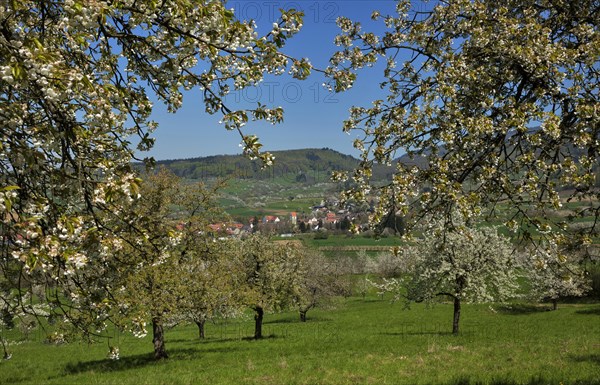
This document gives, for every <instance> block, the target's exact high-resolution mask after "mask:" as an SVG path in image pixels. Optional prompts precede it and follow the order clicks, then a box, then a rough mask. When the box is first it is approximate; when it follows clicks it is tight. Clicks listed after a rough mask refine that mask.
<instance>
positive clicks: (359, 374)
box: [0, 295, 600, 385]
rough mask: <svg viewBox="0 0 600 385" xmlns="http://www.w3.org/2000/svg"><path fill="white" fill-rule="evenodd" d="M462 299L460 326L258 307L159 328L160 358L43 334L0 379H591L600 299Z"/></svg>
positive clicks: (372, 306) (431, 312)
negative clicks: (455, 329) (200, 332)
mask: <svg viewBox="0 0 600 385" xmlns="http://www.w3.org/2000/svg"><path fill="white" fill-rule="evenodd" d="M547 309H548V306H547V305H545V306H543V305H540V306H537V305H531V304H513V305H510V306H507V305H499V304H493V305H489V304H487V305H465V306H463V312H462V318H461V333H460V335H458V336H454V335H452V334H451V333H450V330H451V317H452V306H451V305H450V304H447V303H441V304H438V305H435V306H433V307H426V306H424V305H413V306H411V308H410V309H405V308H404V306H403V304H401V303H395V304H391V303H390V302H389V300H388V299H387V298H379V297H377V296H374V295H371V296H367V297H365V298H362V297H352V298H348V299H342V300H340V301H339V303H337V305H336V306H335V308H334V309H329V310H313V311H310V312H309V313H308V322H306V323H301V322H299V320H298V317H297V314H296V313H293V312H289V313H280V314H270V315H268V316H267V317H266V320H265V322H266V324H265V325H264V332H265V335H266V336H267V338H264V339H262V340H252V339H249V338H248V337H249V336H251V335H252V332H253V322H252V320H251V319H250V317H249V318H248V319H246V320H237V321H228V322H224V321H221V322H218V323H212V324H208V325H207V329H206V333H207V339H206V340H203V341H201V340H199V339H198V338H197V329H196V327H195V326H193V325H189V326H178V327H175V328H173V329H170V330H169V331H168V332H167V350H168V352H169V354H170V358H169V359H168V360H164V361H160V362H155V361H153V360H152V358H151V351H152V337H151V336H150V335H148V336H146V337H144V338H142V339H136V338H134V337H132V336H130V335H127V334H118V333H114V334H113V335H112V339H111V341H110V344H111V345H117V346H118V347H119V349H120V359H119V360H110V359H108V358H107V353H108V344H109V343H108V341H106V340H104V341H100V342H97V343H94V344H87V343H83V342H71V343H68V344H63V345H59V346H56V345H50V344H45V343H43V342H42V341H43V338H42V336H43V332H41V331H37V332H34V333H32V334H31V335H30V337H29V339H28V340H22V341H20V342H19V343H18V344H14V345H11V346H10V350H11V352H12V353H13V357H12V359H11V360H8V361H2V362H0V383H2V384H132V385H133V384H135V385H138V384H261V385H268V384H444V385H445V384H447V385H460V384H498V385H499V384H555V385H559V384H563V385H567V384H586V385H587V384H600V304H598V303H579V304H561V305H560V306H559V309H558V310H557V311H548V310H547Z"/></svg>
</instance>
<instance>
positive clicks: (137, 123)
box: [0, 0, 310, 319]
mask: <svg viewBox="0 0 600 385" xmlns="http://www.w3.org/2000/svg"><path fill="white" fill-rule="evenodd" d="M301 26H302V15H301V13H298V12H296V11H294V10H289V11H282V14H281V17H280V19H279V20H278V21H276V22H275V23H274V25H273V26H272V28H271V30H270V31H267V32H266V34H265V35H264V36H259V35H258V34H257V32H256V26H255V24H254V22H253V21H247V20H239V19H237V18H236V16H235V12H234V10H232V9H228V8H227V7H226V4H225V1H218V0H204V1H187V0H164V1H151V0H114V1H113V0H111V1H105V0H89V1H88V0H86V1H83V0H64V1H55V0H35V1H34V0H23V1H4V2H2V4H0V127H1V128H0V220H1V222H0V242H2V248H1V251H0V261H1V263H0V271H1V273H2V275H4V276H5V277H6V278H7V280H9V281H11V282H16V283H17V286H13V287H14V288H18V289H20V290H26V288H25V287H19V286H18V283H19V282H21V283H22V282H31V280H33V279H35V280H38V281H39V282H41V283H42V284H45V285H47V286H48V287H49V288H56V287H59V286H62V287H69V288H73V287H76V285H75V284H74V283H72V282H69V281H70V280H71V278H72V277H74V276H76V275H78V274H80V275H81V274H84V273H83V270H82V269H87V268H88V267H89V269H88V270H87V271H88V272H89V271H92V270H94V269H96V272H98V271H101V270H102V269H104V266H106V265H107V264H111V263H112V262H118V261H115V260H111V258H112V251H113V250H114V249H115V247H117V250H118V247H121V241H120V240H119V236H118V235H116V233H117V232H118V231H119V229H118V226H117V228H113V227H112V225H111V224H114V223H119V217H120V215H121V214H122V213H123V212H124V210H126V207H127V205H129V204H131V203H132V202H133V201H135V200H136V199H138V198H139V189H140V180H139V179H138V178H137V176H136V175H135V173H134V172H133V171H132V166H131V161H132V160H133V159H134V154H135V152H136V151H137V150H147V149H149V148H150V147H152V145H153V139H152V137H151V134H152V131H153V130H154V129H155V128H156V123H155V122H153V121H152V120H151V113H152V107H153V106H152V102H151V98H155V99H158V100H159V101H160V102H162V103H165V104H166V106H167V107H168V109H169V111H171V112H175V111H176V110H177V109H178V108H179V107H180V106H181V105H182V102H183V95H184V91H186V90H191V89H199V90H201V91H202V95H203V99H202V101H197V102H200V103H203V105H204V108H205V110H206V112H207V113H209V114H221V115H222V122H223V124H224V126H225V128H226V129H228V130H233V131H237V132H239V134H240V135H241V139H242V145H243V149H244V153H246V154H247V155H248V156H250V157H260V158H261V159H262V161H263V162H264V163H265V164H270V163H272V160H273V157H272V156H271V155H270V154H268V153H261V152H260V148H261V144H260V142H259V141H258V139H257V138H256V137H255V136H253V135H251V134H250V133H247V132H245V131H243V127H244V125H245V124H246V123H247V122H249V121H252V120H265V121H268V122H271V123H277V122H280V121H281V120H282V118H283V111H282V109H281V108H279V107H270V106H265V105H262V104H259V105H258V106H257V107H256V108H255V109H252V110H239V109H236V108H235V107H232V106H228V105H226V104H225V103H224V97H225V96H226V95H227V94H228V93H229V92H230V90H233V89H242V88H245V87H248V86H252V85H255V84H257V83H259V82H260V81H261V80H262V79H263V76H265V74H282V73H284V72H287V71H288V70H289V71H290V72H291V74H292V76H294V77H297V78H302V77H305V76H307V75H308V72H310V65H309V64H308V62H307V61H305V60H299V61H290V60H289V59H288V58H287V57H286V56H284V55H283V54H281V53H280V49H281V47H283V46H284V44H285V42H286V40H287V39H288V38H290V37H291V36H293V35H294V34H295V33H296V32H298V30H299V29H300V27H301ZM192 102H194V101H192ZM136 138H137V139H136ZM130 141H134V142H133V143H131V142H130ZM136 142H137V143H136ZM139 236H140V237H145V234H144V233H143V232H141V233H139ZM115 244H116V245H115ZM108 261H110V262H108ZM23 274H27V275H29V277H28V279H26V280H20V279H18V277H19V276H20V275H23ZM85 274H88V273H85ZM109 276H110V275H107V277H109ZM107 279H108V278H107ZM81 282H86V281H81ZM105 284H106V285H109V283H108V282H105ZM74 285H75V286H74ZM81 292H82V293H83V292H87V290H81ZM56 294H57V295H55V296H54V298H50V299H48V298H40V300H44V301H46V300H53V301H60V299H61V298H63V296H62V295H59V294H60V293H59V292H58V291H56ZM74 295H75V297H74V300H76V301H82V300H83V299H82V298H77V295H76V294H74ZM103 299H106V298H104V297H102V296H99V297H98V298H88V300H89V301H88V302H89V304H90V305H93V307H94V308H95V309H96V310H99V309H101V308H103V307H104V306H105V304H104V303H103V302H102V300H103ZM99 319H103V317H100V318H99Z"/></svg>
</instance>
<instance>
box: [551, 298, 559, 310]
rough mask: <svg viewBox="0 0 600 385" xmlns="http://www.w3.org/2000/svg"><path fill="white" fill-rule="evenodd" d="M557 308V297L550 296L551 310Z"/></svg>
mask: <svg viewBox="0 0 600 385" xmlns="http://www.w3.org/2000/svg"><path fill="white" fill-rule="evenodd" d="M556 309H558V298H552V310H556Z"/></svg>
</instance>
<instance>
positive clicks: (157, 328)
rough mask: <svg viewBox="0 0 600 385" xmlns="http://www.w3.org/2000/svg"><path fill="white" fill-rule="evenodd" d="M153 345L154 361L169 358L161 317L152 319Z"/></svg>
mask: <svg viewBox="0 0 600 385" xmlns="http://www.w3.org/2000/svg"><path fill="white" fill-rule="evenodd" d="M152 335H153V338H152V343H153V344H154V359H156V360H162V359H163V358H169V355H168V354H167V349H166V348H165V333H164V330H163V325H162V318H161V317H154V318H152Z"/></svg>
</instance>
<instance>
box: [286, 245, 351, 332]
mask: <svg viewBox="0 0 600 385" xmlns="http://www.w3.org/2000/svg"><path fill="white" fill-rule="evenodd" d="M304 253H305V254H304V257H303V258H302V265H303V269H302V272H301V273H300V274H301V276H300V292H299V294H300V297H299V298H298V299H297V303H298V311H299V313H300V321H301V322H306V313H308V311H309V310H310V309H313V308H315V307H317V306H323V305H326V304H328V303H329V302H331V300H332V298H334V297H337V296H342V295H344V294H345V292H346V280H345V279H344V277H345V275H346V274H347V272H346V271H345V269H343V266H341V264H340V263H339V260H338V259H335V258H327V257H325V256H324V255H322V254H320V253H317V252H312V251H309V250H306V251H304Z"/></svg>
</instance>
